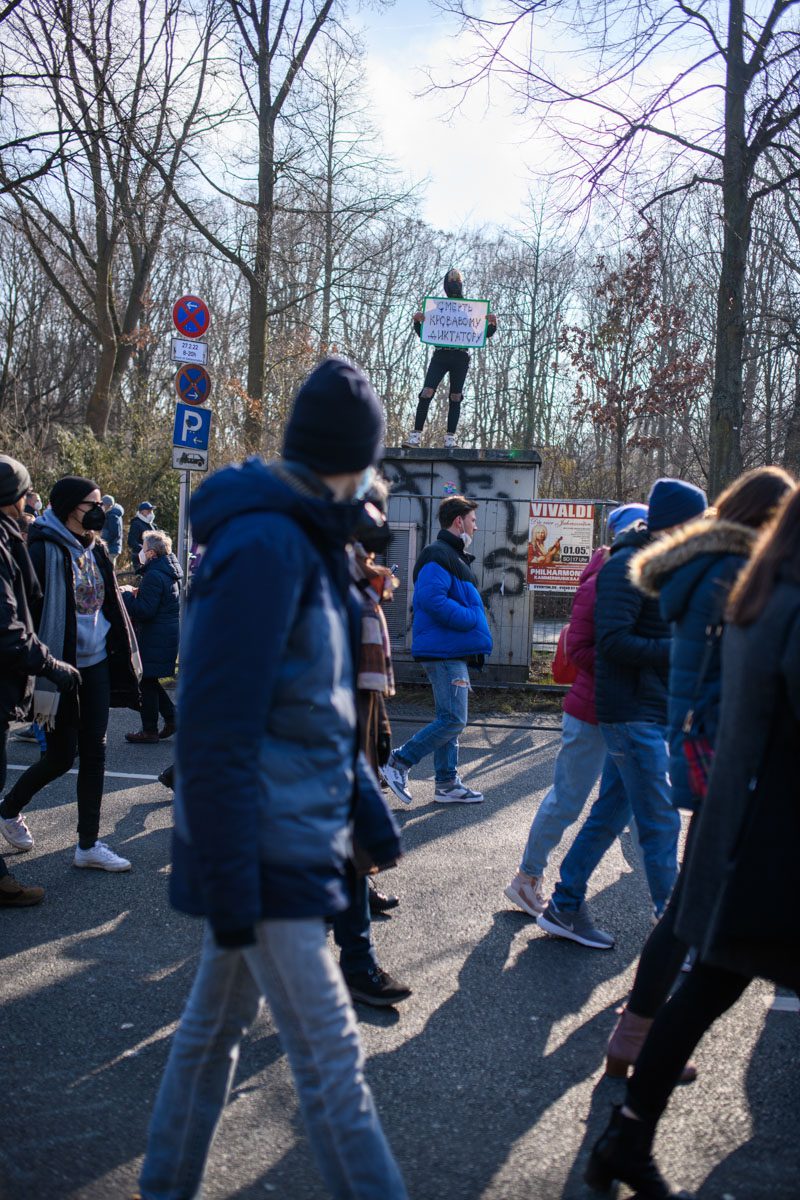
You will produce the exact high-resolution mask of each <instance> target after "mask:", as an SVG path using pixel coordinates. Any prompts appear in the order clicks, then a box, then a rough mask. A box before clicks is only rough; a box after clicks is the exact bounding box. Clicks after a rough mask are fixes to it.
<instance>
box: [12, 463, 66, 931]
mask: <svg viewBox="0 0 800 1200" xmlns="http://www.w3.org/2000/svg"><path fill="white" fill-rule="evenodd" d="M30 487H31V477H30V475H29V474H28V470H27V468H26V467H25V466H23V464H22V463H21V462H18V461H17V460H16V459H15V458H10V457H9V456H8V455H6V454H0V792H2V790H3V788H4V787H5V782H6V773H7V770H8V763H7V760H6V735H7V733H8V726H9V723H10V722H11V721H15V720H17V721H19V720H25V719H26V718H27V716H28V712H29V709H30V702H31V695H32V692H33V676H35V675H42V676H47V678H48V679H50V681H51V682H52V683H53V685H54V686H56V687H58V688H59V689H60V690H61V691H63V692H68V691H70V690H71V689H73V688H75V687H76V686H77V684H78V683H79V682H80V674H79V673H78V672H77V671H76V670H75V668H74V667H72V666H70V665H69V663H65V662H60V661H59V660H57V659H55V658H53V656H52V654H51V653H50V651H49V649H48V648H47V646H45V645H43V643H42V642H40V641H39V639H38V638H37V636H36V634H35V633H34V628H33V619H32V617H31V606H32V605H33V604H35V603H36V601H37V600H38V599H39V596H40V592H39V585H38V582H37V580H36V575H35V574H34V570H33V566H32V564H31V560H30V558H29V557H28V551H27V550H26V548H25V542H24V539H23V536H22V532H21V530H20V524H19V522H20V518H21V516H22V514H23V511H24V508H25V502H26V497H27V493H28V491H29V489H30ZM43 898H44V888H41V887H24V886H23V885H22V884H21V883H19V882H18V881H17V880H16V879H15V878H14V876H13V875H11V874H10V872H9V870H8V867H7V866H6V864H5V862H4V860H3V858H2V856H0V907H1V908H22V907H27V906H28V905H31V904H39V903H40V901H41V900H42V899H43Z"/></svg>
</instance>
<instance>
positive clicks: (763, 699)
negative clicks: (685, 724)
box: [676, 580, 800, 989]
mask: <svg viewBox="0 0 800 1200" xmlns="http://www.w3.org/2000/svg"><path fill="white" fill-rule="evenodd" d="M798 746H800V585H798V584H797V583H794V582H790V581H788V580H783V581H781V582H779V583H778V585H777V587H776V588H775V591H774V592H773V595H772V596H771V598H770V599H769V601H768V602H767V604H766V606H765V608H764V610H763V612H762V613H761V616H760V617H759V618H758V619H757V620H756V621H754V622H753V624H752V625H745V626H739V625H729V626H728V627H727V629H726V631H725V635H724V638H723V646H722V706H721V711H720V719H719V727H718V731H717V741H716V749H715V756H714V767H713V770H712V773H711V779H710V781H709V788H708V794H707V796H706V798H705V800H704V801H703V805H702V808H701V809H700V812H699V814H698V816H697V817H696V818H695V828H694V833H693V838H692V845H691V849H690V851H689V859H688V862H687V864H686V866H685V867H684V871H685V879H684V885H683V893H682V897H681V904H680V909H679V912H678V919H677V924H676V933H677V936H678V937H679V938H680V939H681V940H682V941H683V942H685V943H686V944H687V945H690V946H696V947H697V949H698V953H699V955H700V958H701V959H702V961H703V962H707V963H710V964H711V965H712V966H717V967H723V968H725V969H726V970H729V971H733V972H736V973H738V974H740V975H744V976H746V977H748V978H750V977H756V976H758V977H762V978H766V979H771V980H773V981H774V982H775V983H778V984H783V985H785V986H787V987H791V988H795V989H797V988H798V987H800V904H798V901H797V864H798V862H800V800H798V781H797V775H798Z"/></svg>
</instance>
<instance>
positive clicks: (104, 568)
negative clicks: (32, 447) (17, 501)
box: [28, 521, 139, 709]
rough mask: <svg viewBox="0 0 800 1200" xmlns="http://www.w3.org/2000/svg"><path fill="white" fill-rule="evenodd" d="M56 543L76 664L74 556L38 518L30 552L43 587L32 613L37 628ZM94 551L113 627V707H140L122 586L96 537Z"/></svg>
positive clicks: (69, 656) (69, 646)
mask: <svg viewBox="0 0 800 1200" xmlns="http://www.w3.org/2000/svg"><path fill="white" fill-rule="evenodd" d="M48 541H50V542H54V543H55V544H56V545H57V546H58V549H59V554H60V556H61V561H62V564H63V571H64V582H65V584H66V589H67V611H66V628H65V631H64V659H65V661H66V662H68V663H71V664H72V666H73V667H74V666H77V642H78V610H77V605H76V603H75V576H74V572H73V569H72V556H71V555H70V552H69V550H67V548H66V546H64V545H63V544H62V543H61V542H59V541H58V540H57V539H56V538H54V537H53V536H52V534H51V533H50V531H49V529H48V528H47V526H46V525H44V524H42V522H41V521H36V522H35V524H33V525H32V526H31V529H30V533H29V534H28V551H29V553H30V556H31V562H32V563H33V566H34V570H35V571H36V575H37V577H38V581H39V585H40V588H41V591H40V594H39V597H38V599H37V600H36V602H35V603H34V604H33V605H32V613H33V618H34V621H35V622H36V625H37V628H38V625H39V622H40V620H41V616H42V597H43V595H44V588H45V584H46V573H47V568H46V561H47V558H46V553H45V545H46V543H47V542H48ZM92 553H93V554H94V559H95V562H96V563H97V567H98V570H99V571H100V575H101V577H102V580H103V586H104V589H105V596H104V599H103V616H104V617H105V618H106V620H107V621H108V622H109V624H110V626H111V628H110V629H109V631H108V634H107V636H106V653H107V655H108V669H109V675H110V677H111V707H112V708H135V709H138V707H139V681H138V679H137V678H136V671H135V669H134V666H133V655H134V653H135V652H138V651H137V647H136V645H135V644H134V642H133V641H132V635H131V633H130V632H129V629H130V626H129V623H128V621H127V620H126V618H125V611H124V609H123V605H122V597H121V595H120V590H119V585H118V584H117V580H116V578H115V576H114V570H113V568H112V566H111V560H110V559H109V557H108V552H107V551H106V548H105V545H104V543H103V542H102V541H101V540H100V539H99V538H96V539H95V541H94V543H93V545H92Z"/></svg>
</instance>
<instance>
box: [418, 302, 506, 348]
mask: <svg viewBox="0 0 800 1200" xmlns="http://www.w3.org/2000/svg"><path fill="white" fill-rule="evenodd" d="M488 313H489V301H488V300H462V299H460V298H459V299H455V298H454V297H452V296H426V297H425V300H424V301H423V305H422V314H423V322H422V333H421V335H420V337H421V340H422V341H423V342H425V343H426V344H427V345H429V346H457V347H458V348H459V349H461V350H470V349H480V347H481V346H485V345H486V317H487V315H488Z"/></svg>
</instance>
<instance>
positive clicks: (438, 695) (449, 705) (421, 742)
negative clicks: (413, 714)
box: [395, 658, 469, 783]
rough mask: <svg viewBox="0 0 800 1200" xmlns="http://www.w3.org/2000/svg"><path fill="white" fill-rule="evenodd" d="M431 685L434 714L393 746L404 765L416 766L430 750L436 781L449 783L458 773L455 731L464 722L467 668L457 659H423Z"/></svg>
mask: <svg viewBox="0 0 800 1200" xmlns="http://www.w3.org/2000/svg"><path fill="white" fill-rule="evenodd" d="M423 666H424V667H425V673H426V675H427V676H428V679H430V681H431V687H432V688H433V703H434V707H435V710H436V716H435V718H434V720H433V721H431V723H430V725H426V726H425V728H424V729H420V731H419V733H415V734H414V736H413V737H412V738H409V740H408V741H407V742H404V744H403V745H402V746H401V747H400V749H399V750H395V757H396V758H399V759H400V762H401V763H402V764H403V766H404V767H415V766H416V765H417V763H418V762H420V761H421V760H422V759H423V758H425V756H426V755H428V754H431V753H433V767H434V771H435V775H436V782H437V783H452V782H453V780H454V779H455V778H456V775H457V774H458V735H459V734H460V733H462V732H463V729H464V726H465V725H466V723H467V708H468V703H469V668H468V667H467V664H466V663H465V662H462V661H461V660H460V659H455V658H447V659H436V660H434V661H432V662H426V663H423Z"/></svg>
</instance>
